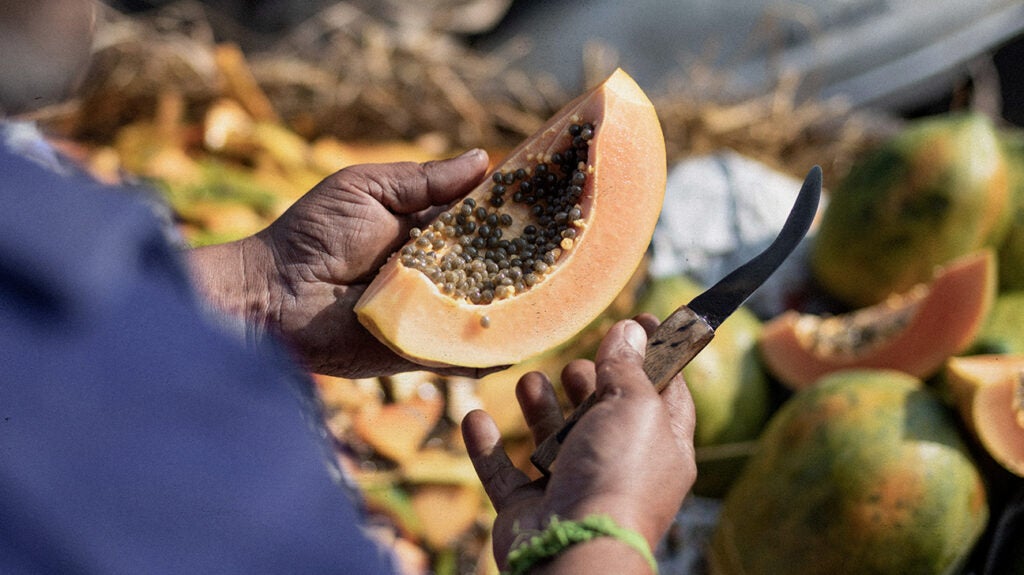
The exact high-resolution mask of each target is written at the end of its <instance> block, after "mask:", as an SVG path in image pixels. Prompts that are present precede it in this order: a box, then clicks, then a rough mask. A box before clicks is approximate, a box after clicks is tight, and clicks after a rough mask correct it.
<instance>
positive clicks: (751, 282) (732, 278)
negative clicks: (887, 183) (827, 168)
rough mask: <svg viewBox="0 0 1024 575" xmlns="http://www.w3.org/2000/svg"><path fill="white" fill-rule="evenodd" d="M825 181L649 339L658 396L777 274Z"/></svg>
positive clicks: (648, 360) (548, 446)
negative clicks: (770, 237) (757, 249)
mask: <svg viewBox="0 0 1024 575" xmlns="http://www.w3.org/2000/svg"><path fill="white" fill-rule="evenodd" d="M821 179H822V175H821V168H820V167H818V166H814V167H813V168H811V170H810V172H809V173H808V174H807V178H806V179H805V180H804V183H803V186H802V187H801V188H800V192H799V194H797V197H796V200H795V201H794V203H793V208H792V209H791V210H790V212H789V216H787V217H786V222H785V223H784V224H783V226H782V230H780V231H779V235H778V236H777V237H776V238H775V240H774V241H773V242H772V243H771V244H770V245H769V246H768V247H767V248H765V249H764V250H763V251H762V252H761V253H759V254H758V255H756V256H754V258H752V259H751V260H750V261H748V262H746V263H745V264H743V265H742V266H740V267H738V268H736V269H735V270H733V271H732V272H730V273H729V274H728V275H726V276H725V277H724V278H722V279H721V280H719V281H718V283H716V284H715V285H713V286H711V287H710V288H708V289H707V290H706V291H704V292H703V293H702V294H700V295H698V296H697V297H695V298H693V299H692V300H690V302H689V303H688V304H686V305H683V306H680V307H679V308H678V309H676V310H675V311H674V312H672V313H671V314H670V315H669V316H668V317H667V318H665V320H664V321H663V322H662V323H661V325H659V326H658V329H657V330H655V332H654V333H653V334H652V335H651V337H650V338H648V341H647V350H646V356H645V358H644V372H645V373H646V374H647V377H648V378H650V380H651V383H652V384H653V385H654V386H655V388H656V389H657V390H658V392H661V391H662V390H663V389H665V387H666V386H667V385H668V383H669V381H671V380H672V378H673V377H675V376H676V374H678V373H679V372H680V371H681V370H682V369H683V368H684V367H686V365H687V364H688V363H690V361H691V360H692V359H693V358H694V357H696V355H697V354H698V353H700V351H701V350H702V349H704V347H705V346H707V344H708V343H709V342H710V341H711V339H712V338H714V336H715V329H717V328H718V326H720V325H721V324H722V322H723V321H725V319H726V318H727V317H729V315H730V314H732V313H733V312H734V311H736V310H737V309H738V308H739V307H740V306H741V305H742V304H743V302H745V301H746V300H747V298H749V297H750V295H751V294H752V293H754V291H755V290H756V289H757V288H758V287H760V286H761V284H763V283H764V282H765V280H767V279H768V277H769V276H771V274H772V273H773V272H774V271H775V270H776V269H778V267H779V265H781V264H782V262H783V261H784V260H785V259H786V258H787V257H789V254H791V253H792V252H793V250H794V249H795V248H796V246H797V245H798V244H799V243H800V241H801V240H802V239H803V238H804V236H805V235H806V234H807V230H809V229H810V227H811V222H813V221H814V215H815V213H816V212H817V210H818V202H819V200H820V197H821ZM595 403H597V397H596V395H594V394H591V395H590V396H589V397H588V398H587V399H586V400H584V401H583V403H581V404H580V405H579V406H577V407H576V409H575V411H573V413H572V415H570V416H569V418H568V419H566V421H565V424H564V425H563V426H562V428H561V429H559V430H558V431H556V432H555V433H552V434H551V435H550V436H548V438H547V439H546V440H544V441H543V442H541V444H540V445H538V446H537V448H536V449H535V450H534V452H533V455H532V456H531V457H530V461H531V462H532V463H533V465H534V466H535V467H537V469H539V470H540V471H541V472H543V473H544V474H545V475H547V474H549V473H550V469H551V464H552V463H553V462H554V460H555V457H556V456H557V455H558V451H559V449H560V448H561V445H562V442H563V441H565V438H566V437H567V436H568V435H569V431H570V430H572V428H573V426H574V425H576V422H577V421H579V419H580V418H581V417H583V414H584V413H586V412H587V411H588V410H589V409H590V408H591V407H592V406H593V405H594V404H595Z"/></svg>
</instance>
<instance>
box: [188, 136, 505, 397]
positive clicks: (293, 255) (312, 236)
mask: <svg viewBox="0 0 1024 575" xmlns="http://www.w3.org/2000/svg"><path fill="white" fill-rule="evenodd" d="M486 169H487V154H486V153H485V152H483V151H482V150H472V151H469V152H466V153H465V154H463V155H461V156H459V157H457V158H453V159H450V160H443V161H437V162H427V163H425V164H417V163H413V162H402V163H393V164H366V165H360V166H353V167H350V168H345V169H343V170H340V171H338V172H336V173H335V174H333V175H331V176H329V177H328V178H326V179H325V180H323V181H322V182H320V183H319V184H318V185H317V186H316V187H314V188H313V189H312V190H311V191H310V192H309V193H307V194H306V195H305V196H303V197H302V198H301V199H299V200H298V201H297V202H296V203H295V204H294V205H293V206H291V207H290V208H289V209H288V211H286V212H285V213H284V214H283V215H282V216H281V217H280V218H278V219H277V220H276V221H275V222H274V223H273V224H271V225H270V227H268V228H267V229H265V230H263V231H261V232H259V233H257V234H256V235H254V236H250V237H248V238H244V239H242V240H239V241H237V242H233V243H230V244H222V245H216V246H207V247H203V248H199V249H196V250H192V251H191V253H190V257H189V259H190V264H191V266H192V271H193V274H192V275H193V277H194V278H195V279H196V281H197V283H198V285H199V288H200V290H201V291H203V292H204V293H205V294H206V295H207V296H208V297H209V299H210V300H211V301H212V302H213V303H214V305H215V306H217V307H219V308H220V309H222V310H224V311H225V312H227V313H229V314H233V315H236V316H242V317H245V318H246V320H247V321H248V322H249V323H250V324H252V325H258V326H262V327H264V328H266V329H269V330H271V331H274V332H276V333H278V334H279V335H281V336H282V337H283V339H284V340H285V341H286V342H288V343H289V344H290V345H291V346H292V348H293V349H294V350H295V351H296V352H297V353H298V355H299V358H300V359H301V360H302V361H303V362H304V363H305V365H306V366H307V367H308V368H309V369H311V370H313V371H316V372H319V373H325V374H331V375H340V376H346V377H360V376H370V375H372V376H379V375H386V374H390V373H396V372H400V371H409V370H415V369H422V366H419V365H416V364H414V363H412V362H410V361H408V360H405V359H402V358H400V357H399V356H397V355H396V354H394V353H393V352H392V351H391V350H390V349H388V348H387V347H386V346H384V345H383V344H381V343H380V342H379V341H377V339H376V338H374V337H373V336H372V335H371V334H370V333H369V332H367V331H366V329H364V328H363V326H362V325H360V324H359V322H358V321H357V319H356V316H355V314H354V313H353V312H352V306H353V305H354V304H355V302H356V301H357V300H358V299H359V296H360V295H361V294H362V292H363V290H364V289H365V288H366V286H367V284H369V282H370V280H372V279H373V276H374V274H375V273H376V271H377V270H378V269H379V268H380V266H381V265H382V264H383V263H384V262H385V261H386V260H387V258H388V256H389V255H390V254H391V253H392V252H394V251H395V250H396V249H397V248H398V247H399V246H401V245H402V243H403V242H405V241H406V240H407V239H408V237H409V235H408V234H409V230H410V228H412V227H414V226H419V225H423V224H424V223H425V222H429V221H430V220H431V219H432V217H433V216H434V215H436V213H437V212H438V211H439V210H440V209H441V208H442V207H444V206H445V205H447V204H449V203H450V202H453V201H455V200H456V199H458V198H460V197H462V196H463V195H465V194H466V193H468V192H469V191H470V190H471V189H472V188H473V186H475V185H476V184H478V183H479V182H480V180H481V179H482V178H483V176H484V172H485V170H486ZM237 278H244V279H243V281H242V282H241V283H239V282H238V279H237ZM438 371H441V372H446V370H438ZM448 371H450V372H453V373H463V374H466V375H476V374H477V370H466V369H461V370H460V369H452V370H448ZM467 372H468V373H467Z"/></svg>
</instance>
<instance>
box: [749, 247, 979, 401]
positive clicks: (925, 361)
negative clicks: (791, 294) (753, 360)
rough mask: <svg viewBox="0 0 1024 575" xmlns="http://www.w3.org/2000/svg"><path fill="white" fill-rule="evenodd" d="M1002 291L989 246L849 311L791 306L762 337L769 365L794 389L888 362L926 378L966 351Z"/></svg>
mask: <svg viewBox="0 0 1024 575" xmlns="http://www.w3.org/2000/svg"><path fill="white" fill-rule="evenodd" d="M996 289H997V280H996V265H995V256H994V254H993V253H992V251H991V250H987V249H986V250H981V251H979V252H976V253H973V254H970V255H967V256H963V257H961V258H958V259H956V260H954V261H952V262H950V263H949V264H947V265H946V266H943V267H942V268H939V269H938V270H937V271H936V273H935V278H934V279H933V280H932V282H931V284H918V285H916V286H914V287H913V288H911V289H910V290H909V291H907V292H904V293H902V294H896V295H893V296H890V297H889V298H888V299H886V300H885V301H883V302H881V303H879V304H875V305H873V306H870V307H866V308H862V309H859V310H856V311H853V312H850V313H847V314H841V315H835V316H817V315H812V314H801V313H798V312H795V311H792V310H790V311H787V312H785V313H783V314H782V315H779V316H777V317H776V318H774V319H772V320H771V321H769V322H768V323H767V324H765V326H764V330H763V331H762V333H761V338H760V341H759V348H760V351H761V357H762V358H763V359H764V363H765V367H766V368H767V369H768V371H769V372H770V373H771V374H772V375H774V376H775V377H776V378H778V379H779V381H781V382H782V383H783V384H784V385H786V386H788V387H790V388H791V389H801V388H804V387H807V386H809V385H811V384H813V383H814V382H815V381H816V380H817V379H819V378H820V377H822V376H823V375H825V374H828V373H831V372H835V371H839V370H843V369H850V368H887V369H895V370H899V371H902V372H904V373H908V374H910V375H913V376H916V377H921V378H924V377H928V376H930V375H932V374H934V373H936V372H937V371H939V370H940V369H941V368H942V365H943V363H944V362H945V361H946V360H947V359H948V358H949V357H950V356H952V355H955V354H957V353H960V352H961V351H963V350H964V349H965V348H966V347H967V346H968V345H970V344H971V342H972V341H973V340H974V337H975V335H977V333H978V331H979V330H980V329H981V326H982V324H983V322H984V320H985V318H986V316H987V315H988V312H989V310H990V309H991V307H992V304H993V301H994V300H995V296H996Z"/></svg>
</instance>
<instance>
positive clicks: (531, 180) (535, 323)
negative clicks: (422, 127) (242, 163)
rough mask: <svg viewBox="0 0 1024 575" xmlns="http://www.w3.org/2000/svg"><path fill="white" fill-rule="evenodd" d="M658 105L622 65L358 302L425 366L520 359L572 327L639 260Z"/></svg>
mask: <svg viewBox="0 0 1024 575" xmlns="http://www.w3.org/2000/svg"><path fill="white" fill-rule="evenodd" d="M665 179H666V156H665V141H664V136H663V135H662V131H661V125H660V123H659V121H658V117H657V114H656V113H655V110H654V106H653V105H652V104H651V102H650V100H649V99H648V98H647V96H646V95H645V94H644V93H643V91H642V90H641V89H640V87H639V86H638V85H637V84H636V83H635V82H634V81H633V80H632V79H631V78H630V77H629V76H628V75H627V74H626V73H625V72H622V71H621V70H619V71H616V72H615V73H614V74H612V75H611V76H610V77H609V78H608V79H607V80H605V81H604V82H603V83H601V84H599V85H598V86H596V87H594V88H593V89H591V90H590V91H588V92H586V93H584V94H583V95H581V96H579V97H578V98H577V99H575V100H574V101H572V102H570V103H569V104H567V105H566V106H565V107H564V108H563V109H562V110H561V111H559V112H558V113H557V114H555V116H554V117H552V118H551V119H550V120H549V121H548V122H547V123H546V124H545V126H544V127H543V128H542V129H541V130H539V131H538V132H537V133H536V134H534V135H533V136H531V137H530V138H528V139H527V140H526V141H524V142H523V143H522V144H520V145H519V146H518V147H517V148H516V149H515V150H513V151H512V152H511V153H510V155H509V156H508V158H507V159H505V160H504V162H503V163H502V164H501V165H500V166H498V168H497V169H496V170H495V171H494V173H493V174H491V175H490V176H489V177H488V178H487V179H486V180H485V181H484V182H483V183H481V184H480V185H479V186H478V187H477V188H476V189H474V190H473V191H472V192H470V193H469V195H468V196H467V197H466V198H465V199H464V200H463V201H462V202H460V203H458V204H456V205H454V206H453V207H451V208H450V209H449V210H447V211H445V212H443V213H441V214H440V215H439V216H438V218H437V219H436V220H435V221H434V222H433V223H431V224H430V225H429V226H427V227H425V228H423V229H414V230H413V231H412V234H411V236H412V237H411V238H410V240H409V242H408V243H407V244H406V245H405V246H403V247H402V248H401V250H400V251H399V252H398V253H396V254H395V255H394V256H393V257H392V258H391V259H390V260H389V261H388V262H387V263H386V264H385V265H384V266H383V267H382V268H381V270H380V272H379V273H378V275H377V277H376V278H374V280H373V282H372V283H371V284H370V286H369V287H368V288H367V290H366V291H365V292H364V293H363V295H362V297H361V298H360V300H359V301H358V302H357V304H356V306H355V312H356V314H357V315H358V317H359V320H360V322H362V324H363V325H364V326H366V328H367V329H368V330H369V331H370V332H371V333H373V334H374V335H375V336H376V337H377V338H378V339H380V340H381V341H382V342H384V343H385V344H387V345H388V346H389V347H391V348H392V349H393V350H395V352H397V353H399V354H401V355H403V356H405V357H407V358H409V359H411V360H413V361H416V362H418V363H421V364H424V365H432V366H437V365H461V366H471V367H486V366H493V365H507V364H515V363H518V362H520V361H522V360H524V359H526V358H529V357H531V356H534V355H537V354H539V353H541V352H543V351H545V350H548V349H551V348H553V347H555V346H557V345H559V344H561V343H563V342H565V341H567V340H569V339H570V338H571V337H573V336H574V335H575V334H576V333H577V332H579V331H580V330H581V329H583V328H584V327H585V326H586V325H587V324H589V323H590V322H591V321H592V320H594V319H595V318H596V317H597V316H598V315H599V314H600V313H601V312H602V311H603V310H604V309H605V308H607V307H608V305H609V304H610V303H611V302H612V300H614V299H615V297H616V296H617V295H618V294H619V292H620V291H621V290H622V289H623V287H624V286H625V285H626V284H627V282H628V281H629V279H630V277H631V276H632V274H633V272H634V270H636V269H637V266H638V265H639V264H640V263H641V261H642V259H643V255H644V253H645V252H646V250H647V247H648V245H649V244H650V241H651V236H652V235H653V233H654V226H655V224H656V223H657V220H658V216H659V214H660V212H661V205H662V201H663V199H664V194H665Z"/></svg>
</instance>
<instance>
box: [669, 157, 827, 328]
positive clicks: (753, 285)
mask: <svg viewBox="0 0 1024 575" xmlns="http://www.w3.org/2000/svg"><path fill="white" fill-rule="evenodd" d="M820 198H821V168H820V167H818V166H814V167H813V168H811V171H810V172H809V173H808V174H807V178H806V179H805V180H804V184H803V186H801V187H800V193H799V194H797V196H796V200H795V201H794V202H793V208H792V209H791V210H790V212H789V215H788V216H787V217H786V222H785V223H784V224H783V225H782V230H780V231H779V235H778V236H776V238H775V240H774V241H772V243H771V245H769V246H768V247H767V248H765V249H764V251H762V252H761V253H759V254H757V255H756V256H754V257H753V258H752V259H751V260H750V261H748V262H747V263H745V264H743V265H742V266H740V267H738V268H736V269H735V270H733V271H732V272H730V273H729V275H727V276H725V277H724V278H722V279H721V280H719V281H718V283H716V284H715V285H713V286H711V287H710V288H708V289H707V291H705V292H704V293H702V294H700V295H699V296H697V297H695V298H693V300H691V301H690V303H688V304H686V307H688V308H690V309H691V310H693V312H694V313H696V314H697V315H699V316H701V317H703V318H704V320H705V321H707V322H708V325H710V326H711V329H717V328H718V326H720V325H721V324H722V322H723V321H725V318H727V317H729V316H730V315H732V312H734V311H736V310H737V309H739V307H740V306H741V305H743V302H745V301H747V298H749V297H750V295H751V294H752V293H754V290H756V289H757V288H759V287H760V286H761V284H763V283H764V282H765V280H767V279H768V277H769V276H771V275H772V273H773V272H775V270H776V269H778V268H779V266H780V265H782V262H783V261H784V260H785V259H786V258H787V257H789V254H790V253H792V252H793V250H794V249H796V246H797V244H799V243H800V240H802V239H803V238H804V236H805V235H807V230H809V229H810V227H811V222H813V221H814V215H815V214H816V213H817V212H818V201H819V199H820Z"/></svg>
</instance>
